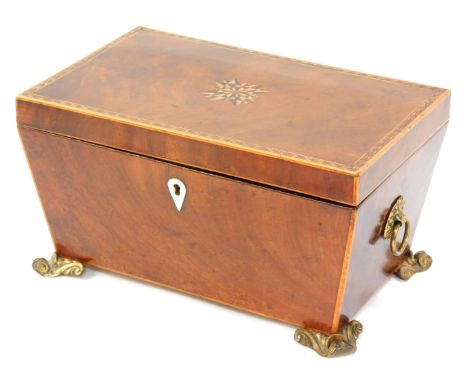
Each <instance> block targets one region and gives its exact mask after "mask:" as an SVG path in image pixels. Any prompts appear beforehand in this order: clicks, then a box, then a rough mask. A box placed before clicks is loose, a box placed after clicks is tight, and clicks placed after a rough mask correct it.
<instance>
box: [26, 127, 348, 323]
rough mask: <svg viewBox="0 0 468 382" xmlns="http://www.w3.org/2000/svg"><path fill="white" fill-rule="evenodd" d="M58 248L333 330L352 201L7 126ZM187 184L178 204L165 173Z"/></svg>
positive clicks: (124, 271) (211, 297) (284, 318)
mask: <svg viewBox="0 0 468 382" xmlns="http://www.w3.org/2000/svg"><path fill="white" fill-rule="evenodd" d="M19 131H20V134H21V137H22V140H23V143H24V147H25V149H26V152H27V155H28V159H29V163H30V166H31V169H32V172H33V175H34V179H35V182H36V185H37V188H38V191H39V195H40V198H41V201H42V204H43V207H44V210H45V213H46V216H47V221H48V223H49V226H50V230H51V233H52V236H53V239H54V243H55V245H56V250H57V251H58V253H60V254H61V255H63V256H65V257H69V258H74V259H78V260H81V261H83V262H85V263H87V264H89V265H93V266H96V267H99V268H104V269H108V270H111V271H114V272H118V273H122V274H125V275H128V276H131V277H136V278H139V279H143V280H147V281H150V282H153V283H156V284H160V285H164V286H168V287H171V288H174V289H177V290H180V291H184V292H187V293H190V294H193V295H197V296H201V297H204V298H207V299H209V300H213V301H216V302H221V303H224V304H227V305H230V306H234V307H237V308H240V309H243V310H246V311H249V312H253V313H257V314H260V315H263V316H266V317H270V318H274V319H277V320H280V321H283V322H286V323H289V324H293V325H297V326H306V327H313V328H315V329H319V330H323V331H326V332H330V331H334V330H336V325H337V323H336V322H335V320H336V317H335V316H336V315H335V306H336V301H337V296H338V294H339V292H340V287H342V277H343V274H342V270H343V261H344V259H345V257H346V256H345V252H346V249H347V241H348V234H349V230H350V229H351V227H352V224H351V223H352V221H353V217H354V214H355V209H353V208H348V207H343V206H339V205H334V204H331V203H325V202H321V201H317V200H313V199H310V198H305V197H301V196H297V195H292V194H289V193H285V192H279V191H274V190H271V189H267V188H263V187H259V186H254V185H250V184H247V183H244V182H240V181H235V180H230V179H226V178H222V177H218V176H214V175H211V174H206V173H202V172H199V171H194V170H190V169H185V168H183V167H180V166H174V165H170V164H167V163H164V162H161V161H156V160H153V159H147V158H143V157H140V156H136V155H132V154H129V153H125V152H120V151H116V150H112V149H108V148H103V147H99V146H96V145H93V144H89V143H85V142H80V141H76V140H73V139H69V138H64V137H59V136H56V135H53V134H50V133H44V132H41V131H38V130H34V129H29V128H23V127H21V128H20V129H19ZM172 177H176V178H179V179H181V180H182V181H183V182H184V183H185V184H186V187H187V196H186V199H185V203H184V205H183V208H182V211H181V212H178V211H177V210H176V208H175V206H174V204H173V201H172V199H171V196H170V194H169V191H168V187H167V181H168V179H169V178H172Z"/></svg>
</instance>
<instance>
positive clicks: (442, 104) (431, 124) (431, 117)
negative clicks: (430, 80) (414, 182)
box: [357, 91, 450, 203]
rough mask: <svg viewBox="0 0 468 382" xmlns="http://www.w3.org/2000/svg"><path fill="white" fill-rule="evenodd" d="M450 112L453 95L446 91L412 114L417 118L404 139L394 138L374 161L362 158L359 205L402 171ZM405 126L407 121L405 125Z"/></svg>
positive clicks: (376, 155) (396, 136)
mask: <svg viewBox="0 0 468 382" xmlns="http://www.w3.org/2000/svg"><path fill="white" fill-rule="evenodd" d="M449 113H450V92H449V91H446V92H445V93H444V94H443V95H442V96H441V97H440V99H439V100H438V101H437V102H435V103H434V104H433V105H431V107H429V108H428V109H427V110H426V111H425V112H424V113H423V114H421V115H410V116H408V118H409V119H414V120H415V121H414V123H415V125H414V127H412V128H411V129H410V130H409V131H407V132H406V134H405V135H404V136H402V137H399V136H398V135H395V137H394V139H392V140H391V142H392V145H391V147H389V148H388V149H387V150H386V151H385V149H384V150H383V152H382V154H380V153H371V154H373V155H374V158H372V159H371V160H369V158H365V157H363V158H361V162H362V163H366V161H367V162H368V163H367V164H365V165H364V166H365V167H364V168H363V169H361V170H360V171H361V175H360V177H359V195H358V196H357V197H358V199H357V202H358V203H361V202H362V201H363V200H364V199H365V198H366V197H367V196H368V195H369V194H370V193H371V192H372V191H374V190H375V189H376V188H377V187H379V185H380V184H381V183H382V182H383V181H384V180H385V178H386V177H388V176H389V174H391V173H392V172H393V171H395V169H397V168H399V167H400V166H401V164H403V163H404V162H405V161H406V160H407V159H408V158H409V157H410V156H411V155H413V154H414V153H415V152H416V151H417V150H419V149H420V148H421V147H422V146H423V145H424V144H425V143H426V142H427V141H428V140H429V139H430V138H431V137H432V136H433V135H434V134H435V133H436V132H437V131H438V130H439V129H440V128H441V127H442V126H443V125H444V124H446V123H447V121H448V119H449ZM403 123H406V122H403Z"/></svg>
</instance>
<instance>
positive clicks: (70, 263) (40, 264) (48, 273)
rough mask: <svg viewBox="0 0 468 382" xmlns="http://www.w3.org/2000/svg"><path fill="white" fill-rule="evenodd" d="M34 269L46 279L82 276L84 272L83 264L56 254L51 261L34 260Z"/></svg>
mask: <svg viewBox="0 0 468 382" xmlns="http://www.w3.org/2000/svg"><path fill="white" fill-rule="evenodd" d="M32 267H33V269H34V270H35V271H36V272H37V273H39V274H40V275H41V276H44V277H57V276H81V275H82V274H83V272H84V265H83V264H82V263H80V262H79V261H76V260H70V259H66V258H64V257H61V256H59V255H58V254H57V253H56V252H55V253H54V254H53V255H52V257H51V258H50V260H47V259H44V258H38V259H36V260H34V261H33V264H32Z"/></svg>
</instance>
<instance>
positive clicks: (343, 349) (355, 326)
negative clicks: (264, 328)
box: [294, 320, 362, 357]
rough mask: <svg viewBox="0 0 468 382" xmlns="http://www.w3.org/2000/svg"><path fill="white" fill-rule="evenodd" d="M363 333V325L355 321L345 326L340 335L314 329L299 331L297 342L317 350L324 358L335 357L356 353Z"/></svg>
mask: <svg viewBox="0 0 468 382" xmlns="http://www.w3.org/2000/svg"><path fill="white" fill-rule="evenodd" d="M361 333H362V324H361V323H360V322H359V321H356V320H353V321H350V322H349V323H348V324H346V325H344V326H343V327H342V329H341V331H340V332H339V333H335V334H325V333H320V332H317V331H315V330H312V329H305V328H301V329H297V330H296V332H295V333H294V339H295V340H296V342H298V343H300V344H301V345H303V346H306V347H308V348H311V349H312V350H315V352H317V353H318V354H319V355H321V356H322V357H335V356H340V355H345V354H350V353H354V352H355V351H356V341H357V339H358V337H359V336H360V334H361Z"/></svg>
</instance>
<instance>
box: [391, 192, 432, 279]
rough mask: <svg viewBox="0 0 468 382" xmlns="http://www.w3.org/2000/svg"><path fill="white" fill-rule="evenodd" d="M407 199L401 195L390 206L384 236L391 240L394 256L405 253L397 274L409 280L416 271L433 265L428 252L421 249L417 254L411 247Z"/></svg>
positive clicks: (421, 270) (424, 269)
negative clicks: (400, 235)
mask: <svg viewBox="0 0 468 382" xmlns="http://www.w3.org/2000/svg"><path fill="white" fill-rule="evenodd" d="M404 207H405V200H404V199H403V196H399V197H398V198H397V199H396V200H395V201H394V202H393V204H392V206H391V207H390V211H389V212H388V215H387V220H386V221H385V226H384V230H383V237H384V238H385V239H387V240H390V249H391V251H392V254H393V256H402V255H405V259H404V260H403V261H402V262H401V264H400V266H399V268H398V269H397V270H396V271H395V274H396V275H397V276H398V277H399V278H401V279H403V280H408V279H409V278H411V277H412V276H413V275H414V274H415V273H418V272H424V271H426V270H428V269H429V268H430V266H431V265H432V258H431V256H429V255H428V254H427V253H426V252H424V251H420V252H417V253H416V254H413V252H412V251H411V250H410V248H409V238H410V234H411V225H410V222H409V220H408V217H407V216H406V215H405V212H404V211H403V210H404ZM402 227H404V229H405V231H404V234H403V240H402V241H401V243H400V245H398V243H397V237H398V233H399V231H400V229H402Z"/></svg>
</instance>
